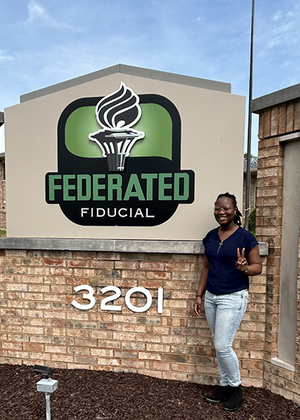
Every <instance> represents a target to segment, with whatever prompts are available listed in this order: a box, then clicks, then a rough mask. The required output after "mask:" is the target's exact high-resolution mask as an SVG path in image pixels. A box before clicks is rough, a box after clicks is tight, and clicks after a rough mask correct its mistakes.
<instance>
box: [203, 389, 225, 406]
mask: <svg viewBox="0 0 300 420" xmlns="http://www.w3.org/2000/svg"><path fill="white" fill-rule="evenodd" d="M230 388H231V387H230V386H229V385H227V386H220V387H219V388H218V389H217V390H216V392H215V393H214V394H213V395H211V396H209V397H205V401H206V402H208V403H211V404H218V403H222V402H224V401H227V399H228V398H229V392H230Z"/></svg>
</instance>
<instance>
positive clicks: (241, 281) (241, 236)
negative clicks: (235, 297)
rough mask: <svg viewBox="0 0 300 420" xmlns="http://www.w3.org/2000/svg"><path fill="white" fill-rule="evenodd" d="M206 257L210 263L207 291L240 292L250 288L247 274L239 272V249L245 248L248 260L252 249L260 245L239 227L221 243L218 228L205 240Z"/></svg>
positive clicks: (216, 292)
mask: <svg viewBox="0 0 300 420" xmlns="http://www.w3.org/2000/svg"><path fill="white" fill-rule="evenodd" d="M203 244H204V246H205V256H206V258H207V260H208V262H209V270H208V278H207V285H206V289H207V290H208V291H209V292H211V293H213V294H215V295H223V294H227V293H234V292H239V291H240V290H243V289H248V288H249V278H248V276H247V274H244V273H242V272H241V271H239V270H238V269H237V268H236V266H235V264H236V262H237V248H239V249H240V252H242V249H243V248H245V257H246V258H247V256H248V254H249V252H250V251H251V249H252V248H254V247H255V246H256V245H258V242H257V240H256V238H255V237H254V236H253V235H252V233H250V232H248V231H247V230H245V229H243V228H242V227H239V228H238V229H237V230H236V231H235V232H234V233H233V234H232V235H230V236H229V237H228V238H227V239H225V240H224V241H223V242H221V240H220V238H219V234H218V228H216V229H213V230H211V231H210V232H208V234H207V235H206V236H205V238H204V239H203Z"/></svg>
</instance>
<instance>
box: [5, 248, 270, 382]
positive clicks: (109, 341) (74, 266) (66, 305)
mask: <svg viewBox="0 0 300 420" xmlns="http://www.w3.org/2000/svg"><path fill="white" fill-rule="evenodd" d="M202 263H203V255H192V254H187V255H182V254H155V253H152V254H146V253H116V252H76V251H72V252H71V251H25V250H1V251H0V266H1V283H0V296H1V298H0V311H1V326H0V337H1V341H0V349H1V350H0V363H2V364H3V363H9V364H22V363H24V364H29V365H33V364H36V363H38V364H46V365H50V366H52V367H60V368H86V369H95V370H98V369H105V370H115V371H131V372H138V373H142V374H146V375H151V376H156V377H159V378H165V379H179V380H185V381H193V382H201V383H206V384H214V383H217V382H218V378H219V373H218V368H217V362H216V359H215V352H214V347H213V342H212V338H211V334H210V331H209V328H208V326H207V323H206V320H205V317H203V318H201V319H199V318H197V317H196V315H195V314H194V312H193V302H194V297H195V293H196V290H197V284H198V281H199V273H200V269H201V265H202ZM265 272H266V267H264V274H262V275H261V276H259V277H255V278H253V279H251V293H250V301H249V306H248V310H247V313H246V314H245V317H244V320H243V322H242V324H241V326H240V329H239V331H238V333H237V336H236V340H235V342H234V348H235V351H236V352H237V354H238V357H239V359H240V364H241V373H242V377H243V384H244V385H254V386H263V372H264V342H265V307H266V275H265ZM79 285H89V286H91V288H92V289H93V293H94V294H93V296H94V298H95V304H94V306H93V307H92V308H91V309H88V310H82V309H77V308H76V307H74V305H73V304H72V302H73V301H76V302H78V303H79V304H81V305H86V304H89V303H90V300H89V299H87V298H84V297H83V294H84V293H88V292H87V291H79V292H77V293H76V292H75V290H74V289H75V287H76V286H79ZM107 286H115V287H117V288H118V289H119V290H120V291H121V296H120V297H119V298H118V299H116V300H114V301H111V302H107V306H106V307H104V309H102V308H101V302H103V300H104V299H105V298H108V296H110V295H112V294H113V293H112V292H106V293H105V294H103V293H102V291H103V288H105V287H107ZM135 287H142V288H144V289H146V290H147V291H149V292H150V294H151V298H152V303H151V306H150V308H149V309H148V310H147V311H145V312H133V311H132V310H130V309H129V308H128V307H127V305H126V302H125V299H124V297H125V295H126V294H127V293H128V291H129V290H130V289H132V288H135ZM160 288H161V289H163V301H162V303H163V310H162V313H158V289H160ZM130 302H131V304H132V306H133V308H135V307H136V308H138V307H141V306H144V305H145V303H146V297H145V295H144V294H141V293H133V294H131V297H130ZM110 305H113V306H116V305H118V306H121V311H113V310H111V309H110Z"/></svg>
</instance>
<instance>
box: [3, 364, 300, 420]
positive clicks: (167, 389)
mask: <svg viewBox="0 0 300 420" xmlns="http://www.w3.org/2000/svg"><path fill="white" fill-rule="evenodd" d="M41 378H42V377H41V376H40V375H38V374H36V373H34V372H33V370H32V367H31V366H25V365H21V366H14V365H0V420H16V419H18V420H23V419H24V420H40V419H43V420H44V419H45V418H46V403H45V396H44V393H42V392H38V391H37V388H36V382H38V381H39V380H40V379H41ZM52 379H57V380H58V389H57V390H56V391H55V392H54V393H53V394H51V420H75V419H80V420H100V419H101V420H104V419H106V420H108V419H110V420H115V419H120V420H121V419H128V420H129V419H130V420H147V419H149V420H167V419H172V420H179V419H180V420H204V419H212V420H214V419H217V420H223V419H236V420H281V419H282V420H289V419H300V407H299V406H297V405H295V404H294V403H293V402H292V401H289V400H286V399H285V398H283V397H281V396H278V395H275V394H272V393H271V392H270V391H267V390H263V389H261V388H253V387H251V388H243V393H244V402H243V404H242V406H241V407H240V408H239V409H238V411H236V412H234V413H228V412H226V411H225V410H224V409H223V408H222V406H221V405H210V404H207V403H206V402H205V400H204V396H205V395H206V394H207V393H210V392H211V391H212V390H213V388H212V387H210V386H207V385H200V384H194V383H190V382H181V381H170V380H163V379H157V378H152V377H149V376H144V375H139V374H137V373H125V372H107V371H89V370H64V369H55V370H54V372H53V375H52Z"/></svg>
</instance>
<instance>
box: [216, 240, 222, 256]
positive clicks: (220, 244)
mask: <svg viewBox="0 0 300 420" xmlns="http://www.w3.org/2000/svg"><path fill="white" fill-rule="evenodd" d="M223 242H224V241H223V240H222V239H221V242H220V243H219V248H218V251H217V254H218V253H219V251H220V248H221V246H222V245H223Z"/></svg>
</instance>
